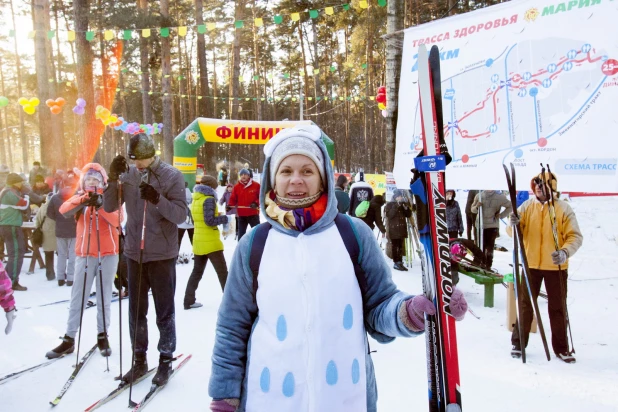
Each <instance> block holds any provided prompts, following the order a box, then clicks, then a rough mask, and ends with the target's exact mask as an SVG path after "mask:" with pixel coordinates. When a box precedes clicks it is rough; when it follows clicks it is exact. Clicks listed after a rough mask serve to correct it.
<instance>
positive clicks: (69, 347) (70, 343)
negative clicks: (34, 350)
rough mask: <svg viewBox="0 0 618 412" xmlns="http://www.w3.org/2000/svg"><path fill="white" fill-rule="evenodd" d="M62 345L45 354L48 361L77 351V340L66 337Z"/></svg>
mask: <svg viewBox="0 0 618 412" xmlns="http://www.w3.org/2000/svg"><path fill="white" fill-rule="evenodd" d="M60 339H62V343H61V344H60V345H58V346H57V347H55V348H54V349H52V350H50V351H49V352H47V353H46V354H45V357H47V359H56V358H59V357H61V356H62V355H64V354H67V353H73V351H74V350H75V339H74V338H72V337H70V336H67V335H64V338H60Z"/></svg>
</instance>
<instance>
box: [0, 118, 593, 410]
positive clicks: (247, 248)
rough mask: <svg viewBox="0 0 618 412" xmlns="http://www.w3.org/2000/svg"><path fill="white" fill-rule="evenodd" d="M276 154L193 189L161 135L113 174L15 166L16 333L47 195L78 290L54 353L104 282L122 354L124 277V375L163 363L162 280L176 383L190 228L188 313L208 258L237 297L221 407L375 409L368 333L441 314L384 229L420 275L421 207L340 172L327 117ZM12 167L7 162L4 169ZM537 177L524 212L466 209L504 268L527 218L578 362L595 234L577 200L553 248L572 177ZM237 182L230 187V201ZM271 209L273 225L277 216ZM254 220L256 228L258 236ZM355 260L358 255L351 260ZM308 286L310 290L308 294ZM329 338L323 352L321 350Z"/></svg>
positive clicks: (3, 215)
mask: <svg viewBox="0 0 618 412" xmlns="http://www.w3.org/2000/svg"><path fill="white" fill-rule="evenodd" d="M264 153H265V156H266V161H265V165H264V173H263V174H262V180H261V184H260V183H258V182H256V181H254V180H253V178H252V172H251V170H249V169H245V168H243V169H242V170H240V172H239V173H238V179H237V181H236V182H235V183H234V182H232V178H231V176H230V175H229V174H228V173H227V170H225V173H219V175H218V176H217V177H213V176H209V175H204V176H202V177H201V179H200V180H199V181H198V182H197V184H196V185H195V187H194V188H193V191H191V190H190V189H189V187H188V185H187V184H186V183H185V181H184V178H183V176H182V174H181V172H180V171H178V170H177V169H175V168H174V167H172V166H171V165H169V164H167V163H165V162H164V161H163V160H161V159H160V158H159V157H158V156H156V154H155V147H154V142H153V140H152V138H151V137H150V136H148V135H145V134H137V135H134V136H132V137H131V139H130V142H129V145H128V148H127V153H126V157H125V156H124V155H118V156H117V157H115V158H114V159H113V161H112V163H111V165H110V167H109V168H108V169H107V170H106V169H105V168H104V167H103V166H101V165H99V164H97V163H89V164H86V165H85V166H84V167H83V168H82V169H81V170H76V171H68V172H63V171H57V172H55V173H54V175H53V176H49V175H48V174H47V173H46V171H45V170H44V169H43V168H42V167H41V166H40V164H38V162H35V165H34V167H33V170H32V171H31V172H30V175H29V176H28V180H26V178H25V176H20V175H19V174H16V173H5V176H4V177H3V176H2V174H0V182H1V183H2V184H4V187H3V189H2V191H1V192H0V205H1V207H0V238H1V239H2V240H3V241H4V245H5V247H6V250H7V253H6V258H7V263H6V271H5V270H4V267H0V269H2V270H0V304H1V305H2V307H3V308H4V310H5V312H6V317H7V325H8V326H7V328H6V331H5V332H6V333H9V332H10V331H11V328H12V326H13V322H14V319H15V301H14V298H13V291H25V290H26V288H25V287H23V286H21V285H20V284H19V274H20V272H21V266H22V263H23V258H24V253H25V251H26V239H25V237H24V231H23V230H22V226H23V222H24V215H27V212H28V211H29V210H30V206H31V204H38V205H39V207H38V210H37V212H36V215H35V218H34V225H35V227H36V228H37V229H40V231H41V232H42V242H41V244H40V245H34V247H39V246H40V247H42V249H43V251H44V254H45V265H46V272H45V273H46V277H47V279H48V280H50V281H52V280H56V281H57V284H58V286H59V287H62V286H65V285H67V286H72V287H73V288H72V290H71V299H70V309H69V315H68V320H67V327H66V333H65V336H64V337H63V338H62V342H61V343H60V345H59V346H57V347H56V348H54V349H52V350H51V351H49V352H48V353H47V357H48V358H56V357H59V356H62V355H64V354H67V353H72V352H73V351H74V349H75V337H76V334H77V333H79V325H80V323H79V321H80V314H81V313H82V311H83V310H84V308H85V303H86V299H84V297H85V296H86V294H87V293H89V292H90V289H91V287H92V283H93V282H94V283H95V285H96V289H97V293H96V299H97V310H98V316H97V333H98V335H97V342H98V346H99V350H100V352H101V354H102V355H103V356H110V355H111V348H110V345H109V341H108V330H109V326H110V321H111V314H110V305H111V298H112V285H113V283H114V278H116V277H117V278H120V280H117V282H118V283H117V287H118V288H119V289H121V288H122V286H123V285H124V286H128V300H129V329H130V339H131V345H132V348H133V356H132V358H133V360H132V364H131V369H130V370H129V371H128V372H127V373H126V374H125V375H124V376H123V377H122V379H123V380H124V381H125V382H134V381H135V380H136V379H138V378H141V377H142V376H143V375H144V374H146V373H147V372H148V370H149V369H148V364H147V360H146V353H147V350H148V327H147V314H148V306H149V305H148V294H149V291H150V290H152V297H153V300H154V306H155V310H156V325H157V328H158V330H159V341H158V345H157V349H158V351H159V365H158V368H157V372H156V374H155V376H154V378H153V383H154V384H156V385H164V384H165V383H166V382H167V380H168V379H169V377H170V374H171V371H172V361H173V359H174V352H175V350H176V322H175V316H176V312H175V304H174V294H175V290H176V265H177V263H178V256H179V250H180V246H181V242H182V238H183V236H184V233H185V232H187V233H188V235H189V240H190V242H191V245H192V251H193V270H192V272H191V275H190V276H189V279H188V282H187V285H186V289H185V293H184V300H183V306H184V309H185V310H190V309H197V308H200V307H201V306H202V304H201V303H200V302H198V300H197V298H196V291H197V289H198V286H199V283H200V281H201V279H202V277H203V274H204V271H205V268H206V265H207V263H208V261H210V262H211V263H212V265H213V266H214V269H215V272H216V274H217V277H218V280H219V284H220V286H221V290H222V292H223V300H222V303H221V306H220V309H219V312H218V320H217V325H216V329H217V331H216V341H215V346H214V350H213V354H212V376H211V381H210V386H209V393H210V395H211V397H212V398H213V402H212V404H211V406H210V407H211V410H213V411H216V412H233V411H236V410H237V409H238V408H239V407H240V408H254V409H257V410H262V409H265V408H266V409H270V410H283V409H284V405H285V409H286V410H292V409H300V408H301V403H302V402H303V399H305V398H306V397H312V398H313V399H315V402H316V410H326V409H333V410H343V409H339V408H340V407H341V408H343V405H346V406H345V408H344V409H345V410H356V409H355V408H356V407H354V406H351V405H352V404H354V405H357V406H358V410H361V409H363V410H364V409H367V410H375V404H376V396H377V394H376V390H375V384H374V382H375V376H374V371H373V367H372V363H371V357H370V356H369V353H370V351H368V350H367V348H366V342H367V341H366V336H365V332H367V333H369V334H370V335H371V336H372V337H373V338H375V339H376V340H378V341H380V342H389V341H392V340H393V339H394V338H396V337H412V336H416V335H418V334H420V333H422V332H423V331H424V329H425V326H424V321H425V315H426V314H434V313H435V310H436V308H435V307H434V305H433V303H432V302H431V301H430V300H429V299H427V298H426V297H425V296H424V295H422V294H419V295H416V296H412V295H410V294H407V293H405V292H403V291H400V290H399V289H398V288H397V287H396V285H395V284H394V283H393V281H392V278H391V270H390V268H389V267H388V265H387V261H386V259H385V258H384V254H383V252H382V250H381V248H380V245H379V243H378V242H377V240H376V238H375V236H374V234H373V230H374V229H375V228H376V227H377V228H378V230H379V231H380V233H382V234H383V235H386V236H387V237H388V239H389V241H390V243H391V253H392V260H393V265H394V266H393V268H394V269H396V270H400V271H405V270H407V268H406V267H405V266H404V265H403V262H402V255H403V254H404V240H405V239H406V238H407V237H408V233H409V230H408V228H409V219H410V218H411V216H412V212H413V206H412V205H411V204H410V202H409V201H408V198H409V196H408V193H407V191H405V190H396V191H395V192H394V193H393V196H392V199H391V200H390V201H388V202H386V199H385V197H383V196H382V195H379V194H374V193H373V189H372V188H371V186H370V185H369V184H368V183H366V182H365V181H364V176H363V173H362V172H361V173H359V174H358V176H357V179H356V181H355V182H354V183H353V184H352V185H350V187H349V188H348V184H349V182H348V180H347V178H346V177H345V176H344V175H340V176H338V177H337V179H336V182H335V177H334V176H335V175H334V173H333V170H332V166H331V163H330V161H329V159H328V152H327V150H326V147H325V146H324V143H323V142H322V140H321V131H320V129H319V128H317V127H316V126H299V127H294V128H291V129H286V130H284V131H282V132H280V133H279V134H277V136H275V137H274V138H273V139H271V141H269V143H267V144H266V146H265V147H264ZM127 158H128V159H127ZM5 169H6V168H3V167H2V166H0V171H3V170H5ZM537 180H539V179H538V178H535V179H533V182H532V191H533V193H534V194H535V196H534V197H533V198H531V199H528V200H526V201H524V202H523V204H522V205H521V206H520V207H519V210H518V213H514V211H513V210H512V209H511V205H510V202H509V201H508V200H507V199H506V197H505V196H504V195H503V194H502V193H500V192H493V191H483V192H480V193H470V194H469V196H468V203H469V206H470V208H468V207H466V210H465V214H466V222H467V225H466V226H467V229H468V231H467V236H468V238H470V237H471V236H472V235H473V234H474V229H473V226H474V225H473V224H472V222H475V219H474V217H473V216H469V215H470V214H475V213H479V214H481V215H482V216H481V219H482V225H483V232H482V236H483V239H484V244H483V251H484V252H483V253H484V254H485V258H486V261H487V262H488V267H490V268H491V263H492V257H493V243H494V242H495V238H496V236H497V227H499V223H498V222H499V219H501V218H506V217H509V220H510V222H511V223H512V224H513V225H518V224H519V225H521V227H523V230H524V239H525V240H526V242H527V243H526V251H527V252H529V253H530V256H531V262H534V264H535V271H534V272H533V273H532V275H531V276H532V278H533V285H534V286H533V296H532V298H533V299H536V298H537V295H538V291H539V288H540V285H541V282H542V281H543V280H544V281H545V283H546V287H547V288H548V293H549V298H550V302H549V310H550V317H551V319H552V321H551V327H552V332H553V334H554V335H555V336H554V339H553V340H552V342H553V344H554V345H553V346H554V350H555V352H556V354H557V355H558V356H559V357H560V358H561V359H563V360H565V361H574V358H572V354H570V353H569V350H568V344H567V345H566V348H565V342H566V331H565V329H564V316H565V314H564V305H560V302H564V299H565V297H566V287H565V286H566V274H564V275H563V273H566V265H567V260H568V258H569V257H570V256H572V255H573V254H574V253H575V251H576V250H577V249H578V247H579V246H580V245H581V242H582V236H581V233H580V232H579V228H578V226H577V221H576V219H575V215H574V213H573V211H572V209H570V207H569V206H568V204H566V203H564V202H561V201H558V202H557V210H558V217H559V219H561V223H560V225H559V227H558V230H559V243H560V248H559V249H558V250H556V249H555V248H554V247H553V246H552V245H550V244H549V243H548V242H549V241H548V240H547V239H550V238H551V235H548V234H546V232H547V231H548V230H551V228H549V227H548V226H547V224H544V225H543V226H538V225H537V223H538V221H539V219H541V220H542V217H541V215H542V213H543V208H544V207H545V205H547V204H548V200H549V196H548V195H547V193H548V191H552V192H555V191H557V180H556V178H555V176H554V175H550V176H548V177H547V179H546V180H548V181H549V185H548V186H542V183H538V182H537ZM221 186H223V187H225V189H224V190H221V192H223V195H222V196H221V198H220V199H219V193H220V191H219V190H218V188H219V187H221ZM471 197H472V199H470V198H471ZM223 205H225V207H224V208H223ZM382 209H384V216H385V219H386V222H384V220H383V215H382ZM446 211H447V224H448V232H449V236H450V237H461V236H462V235H463V233H464V225H463V217H462V214H461V209H460V206H459V203H458V202H457V201H456V200H455V191H452V190H449V191H447V193H446ZM260 213H261V214H262V216H263V218H264V220H265V222H264V223H261V224H260ZM346 213H347V216H346ZM232 216H234V219H232ZM123 222H124V227H122V224H123ZM385 223H386V224H385ZM219 226H221V227H222V230H220V229H219ZM248 226H251V227H252V228H253V230H252V231H251V232H250V233H251V235H247V236H245V234H247V227H248ZM232 232H234V233H235V237H236V239H237V240H238V245H237V247H236V249H235V252H234V257H233V259H232V261H231V264H230V265H229V270H228V263H227V262H226V260H225V257H224V255H223V249H224V245H223V242H222V239H221V237H222V236H223V237H226V236H228V235H230V234H231V233H232ZM539 243H540V245H539ZM359 250H362V254H359ZM355 251H356V252H355ZM54 255H57V261H56V266H55V270H54ZM347 255H349V256H350V259H347V258H346V259H342V256H347ZM315 257H319V259H315ZM537 263H538V265H537ZM559 265H561V266H559ZM558 268H560V269H559V275H557V273H558V271H557V269H558ZM97 271H98V272H97ZM258 274H259V279H258ZM335 275H336V276H335ZM95 277H96V278H97V280H96V282H95ZM556 279H558V280H556ZM258 292H259V293H258ZM300 295H303V296H305V298H303V299H298V298H297V296H300ZM121 296H122V293H121ZM451 311H452V312H451V314H452V315H453V316H454V317H455V318H456V319H458V320H460V319H463V317H464V316H465V313H466V311H467V304H466V300H465V298H464V296H463V293H462V292H461V291H459V289H457V288H455V289H454V292H453V295H452V300H451ZM333 313H340V314H341V316H332V314H333ZM341 317H343V320H344V322H343V325H341V322H340V318H341ZM531 319H532V315H531V311H530V302H529V301H527V304H524V318H523V320H522V322H524V323H525V325H524V328H523V331H524V336H522V337H520V336H519V335H518V334H516V333H515V332H514V334H513V339H512V343H513V351H516V350H521V347H522V346H524V345H525V344H526V343H527V334H528V332H529V329H530V322H531ZM282 325H283V326H282ZM296 325H315V330H314V331H312V332H311V333H312V334H315V335H316V336H319V338H318V339H315V340H307V339H303V338H302V336H301V335H302V333H303V330H304V329H303V330H301V329H298V328H297V327H296ZM341 326H343V327H341ZM308 327H309V326H308ZM303 328H304V326H303ZM307 330H308V331H309V330H311V329H307ZM250 342H251V344H250ZM275 344H276V345H275ZM315 345H319V346H320V347H321V349H320V350H319V351H316V350H317V348H316V347H315ZM249 347H250V348H251V350H249ZM307 351H316V352H315V353H319V354H320V355H319V356H318V357H316V358H314V359H312V361H311V362H308V361H307V360H306V359H305V358H304V357H303V356H299V354H302V353H306V352H307ZM338 365H339V366H338ZM337 367H345V368H351V370H352V371H353V375H352V376H353V378H352V381H351V384H348V383H346V384H345V385H342V386H341V388H340V391H339V392H338V393H336V394H335V393H333V392H330V391H326V390H325V388H324V385H331V380H332V379H335V380H336V379H337V378H336V376H337V372H336V371H337ZM333 370H334V371H335V372H334V373H333ZM285 371H288V372H287V374H285V380H284V382H283V393H280V392H277V393H275V392H271V393H269V391H268V390H264V387H265V386H264V385H266V386H267V387H268V386H269V385H270V379H274V378H275V377H277V376H283V375H284V372H285ZM354 371H356V372H354ZM324 373H326V380H324V381H322V380H319V381H316V384H315V385H314V386H309V387H306V386H295V385H294V381H295V379H306V377H307V376H311V375H312V374H314V375H315V376H318V375H319V376H322V375H323V374H324ZM265 381H268V382H266V383H265ZM286 382H287V383H286ZM357 383H360V384H359V385H357ZM326 393H328V394H329V395H328V396H326V395H325V394H326ZM290 399H292V400H290ZM350 408H351V409H350ZM242 410H244V409H242Z"/></svg>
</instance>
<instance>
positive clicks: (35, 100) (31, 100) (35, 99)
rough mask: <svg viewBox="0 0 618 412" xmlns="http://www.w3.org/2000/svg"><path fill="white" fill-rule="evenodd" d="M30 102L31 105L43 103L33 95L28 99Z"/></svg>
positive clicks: (35, 105)
mask: <svg viewBox="0 0 618 412" xmlns="http://www.w3.org/2000/svg"><path fill="white" fill-rule="evenodd" d="M28 103H30V105H31V106H34V107H37V106H38V105H39V104H40V103H41V101H40V100H39V99H37V98H36V97H33V98H32V99H30V100H29V101H28Z"/></svg>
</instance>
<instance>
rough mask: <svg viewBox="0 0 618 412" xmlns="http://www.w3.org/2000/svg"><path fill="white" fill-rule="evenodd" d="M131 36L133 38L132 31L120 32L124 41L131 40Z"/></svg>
mask: <svg viewBox="0 0 618 412" xmlns="http://www.w3.org/2000/svg"><path fill="white" fill-rule="evenodd" d="M131 36H133V30H124V31H123V32H122V38H123V39H124V40H131Z"/></svg>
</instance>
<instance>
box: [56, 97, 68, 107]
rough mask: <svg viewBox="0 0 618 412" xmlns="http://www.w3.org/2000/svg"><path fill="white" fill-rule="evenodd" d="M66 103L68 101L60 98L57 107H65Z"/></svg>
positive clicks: (57, 100)
mask: <svg viewBox="0 0 618 412" xmlns="http://www.w3.org/2000/svg"><path fill="white" fill-rule="evenodd" d="M65 103H66V100H64V99H63V98H62V97H58V98H57V99H56V105H57V106H60V107H62V106H64V104H65Z"/></svg>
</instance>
